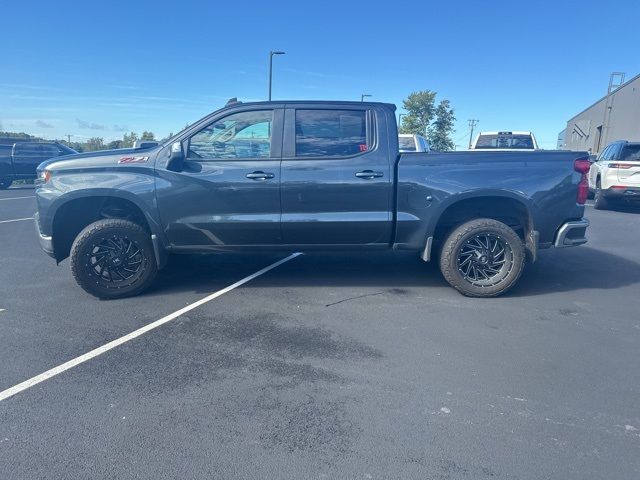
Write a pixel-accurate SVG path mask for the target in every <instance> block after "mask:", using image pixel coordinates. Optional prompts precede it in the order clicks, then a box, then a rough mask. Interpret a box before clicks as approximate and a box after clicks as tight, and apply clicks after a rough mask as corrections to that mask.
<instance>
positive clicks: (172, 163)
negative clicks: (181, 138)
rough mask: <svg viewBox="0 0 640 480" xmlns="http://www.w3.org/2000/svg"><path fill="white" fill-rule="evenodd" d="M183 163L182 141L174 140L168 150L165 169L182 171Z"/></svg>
mask: <svg viewBox="0 0 640 480" xmlns="http://www.w3.org/2000/svg"><path fill="white" fill-rule="evenodd" d="M183 165H184V152H183V151H182V143H181V142H174V143H172V144H171V149H170V150H169V161H168V162H167V170H171V171H172V172H180V171H182V167H183Z"/></svg>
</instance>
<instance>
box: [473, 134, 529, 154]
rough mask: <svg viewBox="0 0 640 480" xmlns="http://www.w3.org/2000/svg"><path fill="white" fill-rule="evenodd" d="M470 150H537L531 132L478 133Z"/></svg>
mask: <svg viewBox="0 0 640 480" xmlns="http://www.w3.org/2000/svg"><path fill="white" fill-rule="evenodd" d="M471 150H511V151H514V150H515V151H522V150H538V142H536V137H535V136H534V135H533V133H531V132H480V134H479V135H478V136H477V137H476V140H475V142H473V144H472V145H471Z"/></svg>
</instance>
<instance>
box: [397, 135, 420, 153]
mask: <svg viewBox="0 0 640 480" xmlns="http://www.w3.org/2000/svg"><path fill="white" fill-rule="evenodd" d="M398 142H399V143H400V151H401V152H415V151H416V142H415V141H414V139H413V137H399V138H398Z"/></svg>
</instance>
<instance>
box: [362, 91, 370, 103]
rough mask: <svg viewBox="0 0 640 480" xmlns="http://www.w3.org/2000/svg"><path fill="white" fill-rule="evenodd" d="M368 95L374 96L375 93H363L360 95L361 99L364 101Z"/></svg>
mask: <svg viewBox="0 0 640 480" xmlns="http://www.w3.org/2000/svg"><path fill="white" fill-rule="evenodd" d="M366 97H373V95H369V94H368V93H363V94H362V95H360V101H361V102H364V99H365V98H366Z"/></svg>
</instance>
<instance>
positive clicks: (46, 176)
mask: <svg viewBox="0 0 640 480" xmlns="http://www.w3.org/2000/svg"><path fill="white" fill-rule="evenodd" d="M38 180H40V182H42V183H47V182H48V181H49V180H51V171H49V170H47V169H46V168H45V169H44V170H42V171H41V172H40V174H39V175H38Z"/></svg>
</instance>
